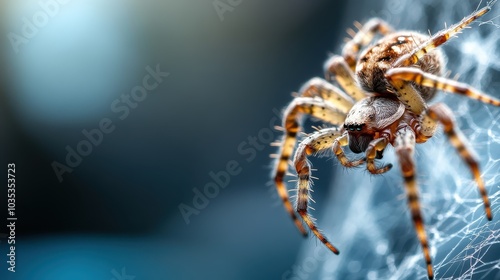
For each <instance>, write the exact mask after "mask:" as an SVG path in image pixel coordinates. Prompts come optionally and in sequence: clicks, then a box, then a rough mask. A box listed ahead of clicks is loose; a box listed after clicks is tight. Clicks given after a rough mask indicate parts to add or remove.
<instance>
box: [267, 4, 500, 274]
mask: <svg viewBox="0 0 500 280" xmlns="http://www.w3.org/2000/svg"><path fill="white" fill-rule="evenodd" d="M494 2H495V1H492V2H490V3H489V4H488V5H487V6H486V7H485V8H483V9H480V10H478V11H476V12H474V13H473V14H471V15H470V16H468V17H466V18H464V19H463V20H462V21H460V22H459V23H457V24H455V25H453V26H451V27H450V28H447V29H445V30H442V31H440V32H438V33H437V34H435V35H434V36H430V37H429V36H427V35H423V34H420V33H417V32H412V31H399V32H395V31H394V30H393V29H392V28H391V27H390V26H389V25H388V24H387V23H386V22H384V21H382V20H380V19H376V18H375V19H371V20H370V21H368V22H367V23H366V24H365V25H363V26H360V27H359V28H360V30H359V32H358V33H356V34H353V35H354V36H353V38H352V40H350V41H348V42H347V43H346V45H345V46H344V48H343V50H342V56H333V57H331V58H330V59H328V61H327V62H326V63H325V72H326V77H327V79H328V80H333V78H334V79H335V80H336V81H337V83H338V84H339V85H340V86H341V87H342V88H343V90H341V89H340V88H337V87H336V86H334V85H332V84H331V83H329V81H327V80H323V79H320V78H313V79H311V80H310V81H309V82H307V83H306V84H305V85H304V86H303V87H302V89H301V90H300V92H299V94H298V96H297V97H296V98H295V99H294V100H293V101H292V102H291V103H290V104H289V105H288V107H287V108H286V110H285V111H284V115H283V128H284V131H285V135H284V136H283V140H282V141H281V142H280V143H279V144H278V145H279V146H280V151H279V154H278V155H277V158H278V159H277V161H276V166H275V170H274V181H275V184H276V187H277V190H278V193H279V195H280V197H281V199H282V200H283V203H284V204H285V208H286V210H287V211H288V213H289V214H290V216H291V217H292V219H293V220H294V222H295V224H296V226H297V227H298V229H299V230H300V231H301V232H302V233H303V234H304V235H307V232H306V231H305V229H304V227H303V225H302V222H301V221H299V220H298V219H297V217H296V215H295V212H294V209H293V208H292V204H291V203H290V200H289V197H288V194H287V188H286V186H285V184H284V182H283V178H284V176H285V175H286V173H287V169H288V162H289V160H290V157H291V156H292V153H293V151H294V149H295V144H296V142H297V133H298V132H299V131H300V129H301V128H300V117H301V116H302V115H310V116H312V117H314V118H316V119H319V120H321V121H323V122H326V123H329V124H331V125H333V127H330V128H323V129H319V130H318V131H316V132H314V133H312V134H309V135H308V136H307V137H306V138H304V139H303V140H302V141H301V142H300V144H299V145H298V147H297V149H296V150H295V154H294V156H293V166H294V167H295V170H296V173H297V177H298V185H297V204H296V211H297V213H298V214H299V215H300V217H301V218H302V220H303V221H304V222H305V224H306V225H307V226H308V227H309V228H310V229H311V231H312V232H313V233H314V234H315V235H316V237H317V238H318V239H319V240H320V241H321V242H323V243H324V244H325V245H326V246H327V247H328V248H329V249H330V250H331V251H332V252H333V253H335V254H338V253H339V251H338V250H337V248H336V247H334V246H333V245H332V244H331V243H330V242H329V241H328V240H327V238H326V237H325V236H324V235H323V234H322V233H321V232H320V231H319V230H318V228H317V227H316V225H315V223H314V221H313V219H312V217H311V216H310V215H309V214H308V212H307V209H308V202H309V199H310V196H309V192H310V179H311V166H310V164H309V162H308V160H307V157H308V156H310V155H314V154H317V153H319V152H321V151H326V150H328V149H332V150H333V153H334V154H335V155H336V157H337V158H338V160H339V161H340V163H341V164H342V165H343V166H345V167H354V166H358V165H360V164H363V163H366V167H367V169H368V171H369V172H371V173H372V174H382V173H384V172H387V171H388V170H389V169H390V168H391V167H392V165H391V164H388V165H385V166H381V167H380V166H377V165H376V164H375V160H376V159H381V158H382V155H383V152H384V149H385V148H386V146H387V145H389V144H390V145H392V146H394V148H395V152H396V154H397V156H398V159H399V165H400V167H401V172H402V175H403V177H404V184H405V186H406V192H407V198H408V205H409V208H410V209H411V216H412V219H413V223H414V225H415V229H416V232H417V236H418V238H419V240H420V243H421V245H422V250H423V253H424V258H425V261H426V263H427V273H428V276H429V279H432V278H433V277H434V272H433V268H432V264H431V256H430V253H429V244H428V242H427V236H426V233H425V230H424V223H423V219H422V215H421V211H420V205H419V199H418V190H417V182H416V179H415V178H416V173H415V163H414V160H413V154H414V149H415V144H416V143H424V142H426V141H427V140H428V139H429V138H431V137H432V136H433V135H434V133H435V131H436V128H437V126H438V125H439V124H441V125H442V126H443V128H444V132H445V134H446V135H447V136H448V138H449V140H450V142H451V144H452V145H453V146H454V147H455V148H456V150H457V152H458V153H459V154H460V156H461V157H462V158H463V160H464V161H465V163H466V164H467V165H468V167H469V168H470V170H471V172H472V175H473V177H474V180H475V182H476V183H477V185H478V188H479V193H480V195H481V197H482V200H483V203H484V208H485V212H486V217H487V218H488V220H491V219H492V214H491V209H490V202H489V200H488V195H487V193H486V189H485V186H484V182H483V179H482V178H481V174H480V170H479V164H478V161H477V159H476V156H475V155H474V153H473V151H472V150H471V149H470V148H469V145H468V143H467V141H466V139H465V138H464V137H463V136H462V134H461V133H460V131H459V130H458V128H457V127H456V126H455V122H454V117H453V114H452V112H451V110H450V109H449V108H448V107H447V106H446V105H445V104H442V103H437V104H433V105H428V104H427V102H428V101H429V100H431V99H432V97H433V96H434V95H435V93H436V91H437V90H443V91H447V92H451V93H456V94H461V95H465V96H467V97H469V98H472V99H477V100H479V101H482V102H485V103H488V104H492V105H494V106H500V100H497V99H494V98H492V97H489V96H487V95H486V94H484V93H482V92H480V91H479V90H476V89H474V88H472V87H470V86H469V85H467V84H463V83H459V82H457V81H455V80H451V79H448V78H445V77H443V73H444V62H443V56H442V54H441V52H440V50H439V49H437V47H439V46H440V45H441V44H443V43H445V42H446V41H447V40H448V39H450V38H451V37H453V36H454V35H456V34H457V33H459V32H460V31H461V30H462V29H464V28H465V27H466V26H468V25H469V24H470V23H471V22H473V21H474V20H476V19H478V18H479V17H481V16H483V15H484V14H486V13H487V12H488V11H489V10H490V9H491V5H493V3H494ZM377 33H379V34H381V35H382V36H383V37H382V38H381V39H380V40H379V41H378V42H376V43H375V44H373V45H371V46H369V47H367V48H366V49H364V50H362V48H363V47H365V46H367V45H368V44H369V43H370V42H371V41H372V39H373V37H374V36H375V35H376V34H377ZM361 50H362V51H361ZM345 146H349V149H350V150H351V151H352V152H354V153H365V157H364V158H363V159H360V160H350V159H348V158H347V157H346V156H345V154H344V150H343V147H345Z"/></svg>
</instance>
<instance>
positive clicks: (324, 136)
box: [293, 128, 340, 254]
mask: <svg viewBox="0 0 500 280" xmlns="http://www.w3.org/2000/svg"><path fill="white" fill-rule="evenodd" d="M339 136H340V131H339V130H338V129H337V128H325V129H322V130H319V131H316V132H314V133H313V134H311V135H310V136H308V137H307V138H305V139H304V140H303V141H302V142H301V143H300V145H299V147H298V148H297V151H296V152H295V156H294V159H293V164H294V166H295V170H296V171H297V175H298V178H299V180H298V186H297V205H296V208H297V212H298V213H299V215H300V216H301V217H302V219H303V220H304V222H305V223H306V224H307V226H308V227H309V228H310V229H311V231H312V232H313V233H314V235H316V237H317V238H318V239H319V240H320V241H321V242H323V244H325V245H326V247H328V248H329V249H330V250H331V251H332V252H333V253H334V254H339V250H338V249H337V248H336V247H334V246H333V245H332V244H331V243H330V242H329V241H328V239H326V237H325V236H324V235H323V234H322V233H321V232H320V231H319V229H318V228H317V226H316V224H315V223H314V219H313V218H312V216H310V215H309V214H308V212H307V209H308V207H309V206H308V202H309V199H311V197H310V190H311V164H310V163H309V161H308V160H307V156H308V155H312V154H316V153H318V152H321V151H325V150H327V149H329V148H330V147H331V146H332V144H333V143H334V142H336V141H337V138H338V137H339Z"/></svg>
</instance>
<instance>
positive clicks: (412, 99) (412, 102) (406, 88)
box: [385, 68, 427, 115]
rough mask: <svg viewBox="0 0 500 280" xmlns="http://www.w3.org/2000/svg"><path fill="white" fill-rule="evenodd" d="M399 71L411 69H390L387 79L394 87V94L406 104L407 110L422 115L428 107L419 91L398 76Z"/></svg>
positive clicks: (386, 74)
mask: <svg viewBox="0 0 500 280" xmlns="http://www.w3.org/2000/svg"><path fill="white" fill-rule="evenodd" d="M397 69H409V68H396V69H389V70H387V72H386V73H385V77H386V79H387V80H388V81H389V83H391V85H392V86H393V87H394V89H395V92H394V94H395V95H396V97H397V98H398V99H399V101H401V102H402V103H403V104H405V106H406V109H408V110H410V111H412V112H414V113H415V114H417V115H420V114H422V113H423V112H424V111H425V110H426V109H427V105H426V103H425V101H424V99H423V98H422V96H421V95H420V93H418V91H417V90H415V88H414V87H413V85H411V84H410V83H408V82H406V81H405V80H403V79H402V78H401V77H400V76H397V75H395V74H397V71H395V70H397Z"/></svg>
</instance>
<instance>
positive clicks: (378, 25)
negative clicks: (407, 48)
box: [342, 18, 394, 71]
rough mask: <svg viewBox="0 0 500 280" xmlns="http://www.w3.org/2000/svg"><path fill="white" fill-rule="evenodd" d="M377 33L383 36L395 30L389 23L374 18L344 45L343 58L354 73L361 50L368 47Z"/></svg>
mask: <svg viewBox="0 0 500 280" xmlns="http://www.w3.org/2000/svg"><path fill="white" fill-rule="evenodd" d="M377 32H378V33H380V34H382V35H387V34H389V33H392V32H394V30H393V28H392V27H391V26H390V25H389V24H388V23H387V22H385V21H383V20H381V19H379V18H372V19H370V20H369V21H368V22H367V23H365V24H364V25H363V27H361V29H360V30H359V31H358V32H357V33H356V35H354V38H352V40H349V41H348V42H347V43H346V44H345V45H344V48H343V49H342V56H343V57H344V60H345V61H346V62H347V64H348V65H349V67H350V69H351V70H352V71H354V69H355V67H356V60H357V56H358V53H359V50H360V49H361V48H362V47H364V46H366V45H368V44H369V43H370V42H371V41H372V40H373V37H375V34H376V33H377Z"/></svg>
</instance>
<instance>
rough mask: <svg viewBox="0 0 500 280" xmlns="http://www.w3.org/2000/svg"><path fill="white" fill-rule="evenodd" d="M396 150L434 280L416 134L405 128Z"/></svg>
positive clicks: (412, 213)
mask: <svg viewBox="0 0 500 280" xmlns="http://www.w3.org/2000/svg"><path fill="white" fill-rule="evenodd" d="M394 148H395V150H396V154H397V155H398V158H399V164H400V166H401V171H402V173H403V177H404V181H405V186H406V194H407V197H408V205H409V207H410V210H411V217H412V220H413V224H414V225H415V230H416V232H417V236H418V239H419V240H420V245H421V246H422V250H423V253H424V258H425V262H426V264H427V275H428V277H429V279H433V278H434V272H433V268H432V262H431V255H430V251H429V243H428V242H427V235H426V233H425V229H424V222H423V218H422V214H421V211H420V203H419V200H418V189H417V181H416V179H415V163H414V161H413V153H414V150H415V134H414V132H413V130H411V129H410V128H409V127H407V126H406V127H403V128H401V129H400V130H398V132H397V133H396V139H395V140H394Z"/></svg>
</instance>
